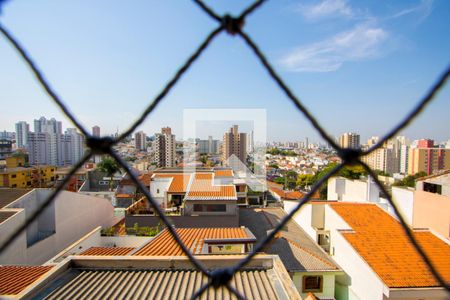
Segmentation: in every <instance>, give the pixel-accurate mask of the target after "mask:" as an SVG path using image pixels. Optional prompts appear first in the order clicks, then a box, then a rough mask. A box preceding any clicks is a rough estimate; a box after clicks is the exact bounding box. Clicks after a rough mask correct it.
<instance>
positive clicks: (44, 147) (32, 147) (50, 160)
mask: <svg viewBox="0 0 450 300" xmlns="http://www.w3.org/2000/svg"><path fill="white" fill-rule="evenodd" d="M34 130H35V132H30V133H28V139H27V149H28V153H29V160H30V164H31V165H53V166H68V165H73V164H75V163H77V162H78V161H79V160H80V159H81V157H82V156H83V155H84V136H83V135H82V134H80V133H78V132H77V130H76V129H75V128H68V129H67V130H66V132H65V133H64V134H63V133H62V123H61V122H60V121H56V120H55V119H54V118H52V119H50V120H47V119H46V118H45V117H41V118H40V119H39V120H34Z"/></svg>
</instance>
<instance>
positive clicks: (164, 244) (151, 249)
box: [133, 228, 254, 256]
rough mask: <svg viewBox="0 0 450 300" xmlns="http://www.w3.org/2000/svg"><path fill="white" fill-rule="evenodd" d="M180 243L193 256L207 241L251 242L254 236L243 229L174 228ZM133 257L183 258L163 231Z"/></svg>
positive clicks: (166, 231)
mask: <svg viewBox="0 0 450 300" xmlns="http://www.w3.org/2000/svg"><path fill="white" fill-rule="evenodd" d="M176 231H177V233H178V235H179V236H180V239H181V241H182V242H183V243H184V244H185V245H186V247H187V248H188V249H190V251H191V252H192V253H193V254H200V253H201V249H202V247H203V244H204V241H205V240H207V239H241V240H244V239H246V240H253V241H254V236H253V234H252V233H251V232H249V231H248V230H247V229H245V228H176ZM133 255H138V256H144V255H145V256H183V255H184V253H183V251H182V249H181V247H180V246H179V245H178V244H177V242H176V241H175V240H174V238H173V237H172V235H171V234H170V232H169V230H167V228H166V229H164V230H163V231H162V232H161V233H160V234H158V235H157V236H156V237H155V238H154V239H153V240H151V241H150V242H148V243H147V244H146V245H145V246H144V247H142V248H141V249H140V250H138V251H137V252H136V253H134V254H133Z"/></svg>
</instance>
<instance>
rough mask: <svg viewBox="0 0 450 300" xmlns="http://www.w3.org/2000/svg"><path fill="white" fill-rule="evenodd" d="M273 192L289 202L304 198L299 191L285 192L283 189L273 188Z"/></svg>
mask: <svg viewBox="0 0 450 300" xmlns="http://www.w3.org/2000/svg"><path fill="white" fill-rule="evenodd" d="M271 190H272V191H273V192H274V193H276V194H277V195H278V196H280V197H281V198H283V199H287V200H299V199H301V198H303V196H304V194H303V193H302V192H299V191H283V190H281V189H278V188H275V187H272V188H271Z"/></svg>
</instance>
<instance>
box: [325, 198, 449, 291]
mask: <svg viewBox="0 0 450 300" xmlns="http://www.w3.org/2000/svg"><path fill="white" fill-rule="evenodd" d="M329 205H330V206H331V207H332V208H333V209H334V210H335V211H336V212H337V213H338V214H339V215H340V216H341V217H342V218H343V219H344V221H345V222H346V223H347V224H348V225H349V226H350V227H351V228H352V229H353V230H354V232H353V231H352V232H344V231H341V234H342V235H343V236H344V238H345V239H346V240H347V241H348V242H349V243H350V244H351V245H352V247H353V248H354V249H355V250H356V251H357V252H358V253H359V255H361V257H362V258H363V259H364V260H365V261H366V262H367V263H368V264H369V266H370V267H371V268H372V270H374V271H375V273H377V274H378V276H379V277H380V278H381V279H382V280H383V282H384V283H385V284H386V285H387V286H388V287H391V288H410V287H417V288H420V287H437V286H439V283H438V282H437V281H436V280H435V279H434V278H433V276H432V274H431V273H430V271H429V270H428V267H427V266H426V265H425V263H424V262H423V261H422V258H421V257H420V256H419V254H418V253H417V252H416V250H415V249H414V247H413V246H412V244H411V243H410V242H409V240H408V238H407V237H406V235H405V233H404V231H403V229H402V227H401V225H400V223H399V222H398V221H397V220H396V219H394V218H393V217H392V216H390V215H389V214H388V213H386V212H385V211H383V210H382V209H381V208H380V207H378V206H377V205H375V204H365V203H361V204H357V203H343V202H335V203H331V204H329ZM413 235H414V237H415V238H416V239H417V241H418V242H419V244H420V245H421V246H422V248H423V249H424V251H425V253H426V254H427V255H428V257H429V258H430V259H431V262H432V263H433V264H434V266H435V267H436V269H437V270H438V272H439V273H440V274H441V275H442V276H443V277H444V280H446V281H447V282H450V259H449V258H450V245H448V244H447V243H445V242H444V241H442V240H440V239H439V238H438V237H436V236H435V235H433V234H432V233H431V232H428V231H414V233H413Z"/></svg>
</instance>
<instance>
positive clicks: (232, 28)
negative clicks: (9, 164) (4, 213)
mask: <svg viewBox="0 0 450 300" xmlns="http://www.w3.org/2000/svg"><path fill="white" fill-rule="evenodd" d="M3 2H4V1H1V0H0V5H1V4H2V3H3ZM194 2H195V3H196V4H197V5H199V6H200V8H201V9H202V10H203V11H204V12H205V13H206V14H207V15H209V16H210V17H211V18H212V19H214V20H215V21H217V22H219V23H220V26H219V27H218V28H216V29H215V30H214V31H212V32H211V33H210V34H209V35H208V36H207V37H206V39H205V40H204V41H203V43H201V44H200V46H199V47H198V48H197V50H196V51H195V52H194V53H193V54H192V55H191V56H190V57H189V58H188V60H187V61H186V62H185V63H184V65H182V67H180V69H178V71H177V72H176V73H175V75H174V77H173V78H172V79H171V80H170V81H169V82H168V83H167V84H166V86H165V87H164V88H163V90H162V92H160V94H158V96H157V97H156V98H155V99H154V100H153V101H152V102H151V103H150V105H149V106H148V107H147V108H146V109H145V110H144V112H143V113H142V114H141V116H140V117H139V118H138V119H137V120H136V121H135V122H134V123H132V125H131V126H130V128H129V129H128V130H126V131H125V132H124V133H122V134H121V135H120V136H119V138H117V139H116V140H115V141H113V142H111V141H106V140H105V141H101V140H99V141H94V140H93V141H91V142H93V143H88V145H89V147H90V151H88V152H87V153H86V155H85V156H84V157H83V159H82V160H81V161H80V162H78V163H77V164H76V165H75V166H73V168H72V169H71V171H70V172H69V174H68V176H67V177H66V178H65V179H64V180H63V182H62V183H61V184H60V185H59V186H58V187H57V188H56V189H55V190H54V191H53V193H52V194H51V195H50V196H49V197H48V198H47V199H46V200H45V201H44V203H43V204H42V205H41V206H40V207H39V208H38V209H37V210H36V211H35V212H34V213H33V214H32V216H31V217H30V218H28V219H27V220H26V222H25V223H24V224H22V226H20V227H19V228H18V229H17V231H16V232H15V233H14V234H13V235H11V236H9V237H8V238H7V239H6V241H5V242H4V243H3V244H2V245H1V246H0V253H1V252H2V251H3V250H5V249H6V248H7V247H8V246H9V245H10V244H11V243H12V242H13V241H14V239H15V238H16V237H17V236H18V235H19V234H20V233H21V232H23V231H24V230H25V229H26V228H27V226H28V225H29V224H31V223H32V222H33V221H35V220H36V219H37V217H39V215H40V214H41V213H42V212H43V211H44V210H45V208H46V207H48V206H49V205H50V204H51V203H52V202H53V201H54V199H55V198H56V196H57V195H58V193H59V192H60V191H61V190H62V188H63V187H64V185H65V184H67V182H68V181H69V179H70V178H71V177H72V176H73V175H74V174H75V172H76V170H77V169H78V168H79V167H81V166H82V165H83V164H84V162H86V161H87V160H88V159H89V158H90V156H91V155H92V153H94V152H95V153H98V152H100V153H106V154H110V155H111V156H112V157H113V158H114V159H115V160H116V161H117V163H118V164H119V165H120V166H121V167H122V168H124V169H125V170H126V171H127V173H128V174H129V176H130V177H131V179H132V181H133V182H134V183H135V184H136V185H137V186H138V188H139V189H140V190H141V191H142V192H143V193H144V195H145V197H146V198H147V199H148V201H149V203H150V204H151V205H152V206H153V207H154V208H155V210H156V211H157V212H158V214H159V217H160V218H161V220H162V221H163V222H164V223H165V224H166V226H167V228H168V230H169V232H170V234H171V235H172V237H173V238H174V239H175V240H176V242H177V243H178V244H179V245H180V247H181V248H182V250H183V252H184V253H185V254H186V255H187V256H188V258H189V260H190V261H191V262H192V263H193V265H194V266H195V267H196V268H197V269H198V270H200V271H202V272H203V273H204V274H205V275H206V276H208V277H209V278H210V280H209V282H208V283H207V284H205V285H204V286H202V287H201V288H200V289H199V290H198V291H196V293H195V294H194V296H193V297H194V298H195V297H199V296H201V295H202V293H203V292H204V291H205V290H207V288H208V287H209V286H211V284H212V280H213V278H212V276H213V275H212V274H211V273H210V272H208V271H207V270H206V269H205V268H204V267H203V266H202V265H201V264H200V263H199V261H197V260H196V259H195V257H194V256H193V254H192V253H191V252H190V251H189V249H187V248H186V246H185V245H184V244H183V243H182V241H181V239H180V238H179V236H178V234H177V232H176V230H175V229H174V228H173V227H172V226H171V224H170V222H169V220H168V218H167V217H166V215H165V214H164V212H163V211H162V210H161V208H160V207H159V206H158V205H157V203H156V202H155V200H154V199H153V198H152V196H151V195H150V193H149V191H148V190H147V188H146V187H145V186H144V185H143V184H142V182H141V181H140V180H139V179H138V178H137V177H136V176H135V175H134V174H133V173H132V172H131V169H130V167H129V166H128V165H127V164H126V163H125V161H123V160H122V158H121V157H120V156H119V155H118V154H117V153H116V152H115V151H114V150H113V149H112V146H113V145H114V143H117V142H119V141H120V140H122V139H123V138H125V137H126V136H128V135H129V134H131V133H132V132H134V130H135V129H136V128H137V127H138V126H139V125H141V124H142V122H143V121H144V120H145V119H146V118H147V117H148V116H149V115H150V113H151V112H152V111H153V110H154V109H155V108H156V106H157V105H158V104H159V103H160V102H161V101H162V100H163V99H164V98H165V96H166V95H167V94H168V93H169V92H170V91H171V89H172V88H173V87H174V86H175V85H176V84H177V82H178V81H179V79H180V78H181V77H182V76H183V74H184V73H185V72H186V71H187V70H188V69H189V68H190V67H191V65H192V64H193V63H194V62H195V61H196V60H197V59H198V57H199V56H200V55H201V54H202V53H203V52H204V50H205V49H206V48H207V47H208V45H209V44H210V43H211V41H212V40H213V39H214V38H215V37H216V36H217V35H218V34H219V33H220V32H221V31H223V30H227V31H228V32H229V33H230V34H233V35H234V34H238V35H239V36H241V38H242V39H243V40H244V41H245V42H246V44H247V45H248V46H249V47H250V48H251V50H252V51H253V53H254V54H255V56H256V57H257V58H258V59H259V60H260V63H261V64H262V65H263V67H264V68H265V69H266V71H267V72H268V73H269V75H270V77H271V78H272V80H274V82H275V83H276V84H277V85H278V87H279V88H280V89H281V90H282V91H283V92H284V93H285V94H286V96H287V97H288V98H289V99H290V100H291V101H292V102H293V104H294V105H295V106H296V108H297V109H298V110H299V111H300V112H301V113H302V114H303V115H304V117H306V119H307V120H308V121H309V122H310V123H311V125H312V126H313V127H314V128H315V129H316V130H317V132H319V134H320V135H321V137H322V138H323V139H324V140H326V141H327V142H328V144H329V145H330V146H331V147H333V148H334V149H335V150H336V151H337V153H338V155H339V156H340V157H341V158H342V159H343V161H344V162H343V163H342V164H340V165H338V166H336V167H335V168H334V169H333V170H331V171H330V172H329V173H328V174H326V175H325V176H324V177H323V178H322V179H321V180H319V181H318V182H317V183H316V184H315V185H314V186H313V187H312V189H311V191H310V192H309V193H308V194H306V195H305V197H303V198H302V200H301V201H299V203H298V204H297V206H296V207H295V208H294V210H293V211H291V212H290V213H289V214H288V215H286V217H285V218H283V220H281V222H280V223H279V224H278V225H277V226H276V227H275V228H274V230H272V232H271V233H270V234H269V235H268V236H267V237H266V238H265V239H264V240H263V241H261V242H260V243H258V245H256V246H255V247H254V248H253V251H252V252H251V253H249V255H248V256H247V257H246V258H245V259H243V260H242V261H240V262H239V263H238V264H237V265H236V266H234V267H232V268H231V269H230V270H231V272H232V274H234V273H235V272H237V271H238V270H240V269H241V268H243V267H244V266H245V265H246V264H247V263H248V262H249V261H250V260H251V259H252V258H253V257H254V255H255V254H256V253H257V252H259V251H261V250H262V249H263V248H264V246H265V245H267V243H268V242H269V241H270V240H271V239H273V238H274V236H275V234H276V233H277V232H278V231H279V230H281V228H282V227H283V226H284V225H285V224H286V223H287V222H288V221H289V220H290V219H291V218H292V216H293V215H294V214H295V213H296V212H297V211H298V210H300V209H301V208H302V206H303V205H304V204H306V203H308V202H309V201H310V198H311V196H312V194H314V193H315V192H316V191H317V190H318V189H319V188H320V186H321V185H322V184H323V183H324V182H325V181H327V180H328V179H329V178H330V177H331V176H333V175H334V174H336V173H337V172H339V170H340V169H341V168H343V166H345V165H348V164H350V163H352V162H358V163H360V164H361V165H362V166H363V167H364V168H365V170H366V171H367V172H368V173H369V174H370V175H372V177H373V178H374V180H375V182H376V184H377V185H378V186H379V188H380V189H381V190H382V191H383V192H384V193H385V194H386V195H387V198H388V201H389V202H390V204H391V205H392V207H393V208H394V211H395V214H396V215H397V217H398V218H399V220H400V224H401V226H402V228H403V229H404V231H405V234H406V235H407V237H408V238H409V240H410V242H411V243H412V245H413V247H414V248H415V249H416V251H417V252H418V253H419V255H420V256H421V257H422V259H423V261H424V262H425V264H426V265H427V266H428V268H429V270H430V272H431V273H432V274H433V276H434V277H435V279H436V280H437V281H438V282H439V283H440V284H441V285H442V286H443V287H444V288H445V289H446V290H447V291H450V286H449V284H448V283H446V282H445V280H444V279H443V278H442V277H441V276H440V274H439V272H438V271H437V270H436V269H435V267H434V266H433V264H432V263H431V261H430V259H429V258H428V256H427V255H426V253H425V252H424V251H423V249H422V248H421V247H420V245H419V244H418V242H417V241H416V240H415V238H414V235H413V234H412V232H411V230H410V229H409V227H408V225H407V224H406V222H405V221H404V219H403V217H402V216H401V214H400V212H399V210H398V209H397V207H396V205H395V203H394V201H393V199H392V197H391V195H390V194H389V193H387V191H386V189H385V187H384V186H383V185H382V184H381V183H380V182H379V180H378V178H377V176H376V175H375V174H374V172H373V171H372V170H371V169H370V168H369V167H368V166H367V165H366V164H364V163H363V162H361V161H360V159H359V158H360V157H361V156H362V155H366V154H368V153H370V152H372V151H374V150H375V149H377V148H379V147H381V146H382V145H383V144H384V142H386V141H387V140H389V139H390V138H392V137H393V136H394V135H395V134H397V133H398V132H399V131H400V130H402V129H404V128H405V127H406V126H408V125H409V124H410V123H411V122H412V121H413V120H414V118H416V117H417V116H418V115H419V114H420V113H421V112H422V111H423V110H424V109H425V107H426V106H427V105H428V104H429V103H430V102H431V101H432V100H433V99H434V98H435V96H436V94H437V93H438V92H439V90H440V89H441V88H442V87H443V86H444V85H445V83H446V81H447V79H448V77H450V67H448V68H447V69H446V71H445V72H444V73H443V75H442V76H441V77H440V78H439V79H438V80H437V81H436V83H435V84H434V85H433V86H432V87H431V89H430V91H429V92H428V93H427V94H426V95H425V97H424V98H423V99H422V100H421V101H420V102H419V103H418V105H417V106H416V107H415V108H414V109H413V110H412V111H411V112H410V113H409V114H408V115H407V116H406V117H405V118H404V120H403V121H402V122H400V123H399V124H398V125H397V126H396V127H394V128H393V129H392V130H391V131H389V132H388V133H387V134H386V135H385V136H384V137H383V138H382V139H381V140H380V141H379V142H378V143H377V144H376V145H374V146H373V147H372V148H370V149H369V150H368V151H366V152H361V151H347V149H341V148H340V147H339V146H338V145H337V143H336V142H335V141H334V140H333V139H332V138H331V137H330V136H329V135H328V133H327V132H326V130H325V129H323V127H322V126H321V125H320V124H319V122H318V121H317V120H316V119H315V118H314V116H313V115H312V114H311V113H310V112H309V110H308V109H307V108H306V107H305V106H304V105H303V104H302V103H301V101H300V100H299V99H298V98H297V97H296V96H295V95H294V93H293V92H292V91H291V90H290V88H289V87H288V86H287V85H286V84H285V83H284V81H283V80H282V79H281V77H280V76H279V75H278V74H277V73H276V72H275V69H274V68H273V67H272V66H271V64H270V63H269V61H268V60H267V58H266V57H265V55H264V54H263V52H262V51H261V50H260V49H259V47H258V46H257V45H256V43H255V42H254V41H253V40H252V39H251V38H250V36H249V35H247V34H246V33H245V32H244V31H242V30H241V27H242V26H243V24H244V19H245V18H246V17H247V16H248V15H250V14H251V13H252V12H254V11H256V10H257V9H258V8H260V7H261V5H262V4H263V3H264V2H265V1H264V0H259V1H255V2H254V3H253V4H251V5H250V6H249V7H247V8H246V9H245V10H244V11H243V12H242V13H241V14H240V15H239V16H238V17H237V18H233V17H230V16H229V15H225V16H223V17H221V16H219V15H218V14H217V13H215V12H214V10H212V9H211V8H210V7H208V6H207V5H206V4H204V3H203V2H202V1H201V0H194ZM0 31H1V33H2V34H3V36H4V37H5V38H6V39H7V40H8V42H9V43H10V44H11V45H12V46H13V48H14V49H15V50H16V51H17V52H18V53H19V54H20V56H21V58H22V59H23V60H24V61H25V63H26V64H27V65H28V67H29V68H30V69H31V71H32V73H33V74H34V76H35V77H36V79H37V80H38V83H39V84H40V85H41V86H42V88H43V89H44V90H45V91H46V93H47V94H48V95H49V96H50V98H51V99H52V100H53V101H54V102H55V104H56V105H57V106H58V107H59V108H60V109H61V110H62V112H63V113H64V114H65V115H66V116H67V117H68V118H69V119H70V120H71V121H72V123H73V124H74V125H75V126H76V127H77V128H78V129H79V130H80V131H81V132H82V133H83V134H84V135H85V136H86V137H88V138H89V139H91V138H92V137H91V136H90V135H89V133H88V132H87V131H86V130H85V128H84V127H83V126H82V125H81V123H79V122H78V120H77V119H76V118H75V117H74V115H73V114H72V113H71V112H70V110H69V109H68V108H67V107H66V105H65V104H64V103H63V101H62V100H61V99H60V98H59V96H58V95H57V94H56V92H55V91H54V90H53V89H52V88H51V86H50V84H49V82H48V81H47V80H46V79H45V77H44V76H43V73H42V72H41V71H40V70H39V69H38V67H37V65H36V64H35V63H34V62H33V60H32V59H31V56H30V55H29V54H28V53H27V52H26V51H25V50H24V48H23V47H22V46H21V45H20V44H19V42H18V41H17V40H16V39H15V38H14V37H13V36H12V35H11V34H10V33H9V32H8V31H7V30H6V29H5V28H4V27H3V26H2V25H1V24H0ZM101 142H105V143H106V144H105V143H101ZM91 151H92V152H91ZM224 286H225V287H226V288H228V290H229V291H230V292H231V293H233V294H235V295H236V297H238V299H242V298H243V297H242V296H241V295H240V294H239V293H238V292H237V290H235V289H234V288H233V287H232V286H231V285H230V284H229V283H228V284H224Z"/></svg>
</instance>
